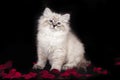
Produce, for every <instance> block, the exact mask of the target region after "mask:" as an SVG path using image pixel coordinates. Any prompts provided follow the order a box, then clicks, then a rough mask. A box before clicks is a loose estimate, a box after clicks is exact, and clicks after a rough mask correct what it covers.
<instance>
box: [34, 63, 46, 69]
mask: <svg viewBox="0 0 120 80" xmlns="http://www.w3.org/2000/svg"><path fill="white" fill-rule="evenodd" d="M43 68H44V66H43V65H39V64H34V66H33V69H43Z"/></svg>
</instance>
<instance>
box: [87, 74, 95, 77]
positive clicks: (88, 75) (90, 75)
mask: <svg viewBox="0 0 120 80" xmlns="http://www.w3.org/2000/svg"><path fill="white" fill-rule="evenodd" d="M85 76H86V77H92V76H93V75H92V74H85Z"/></svg>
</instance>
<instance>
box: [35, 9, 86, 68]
mask: <svg viewBox="0 0 120 80" xmlns="http://www.w3.org/2000/svg"><path fill="white" fill-rule="evenodd" d="M69 18H70V15H69V14H64V15H61V14H57V13H53V12H52V11H51V10H50V9H49V8H46V9H45V11H44V13H43V16H41V17H40V19H39V25H38V34H37V50H38V51H37V52H38V62H37V63H36V64H35V65H34V68H40V69H43V68H44V67H45V64H46V61H47V60H49V62H50V64H51V69H58V70H61V69H64V70H66V69H70V68H74V67H78V66H79V67H80V66H82V65H80V64H82V63H85V64H86V63H87V62H86V61H85V58H84V53H85V50H84V46H83V44H82V43H81V42H80V40H79V39H78V38H77V37H76V36H75V35H74V34H73V33H72V32H71V30H70V27H69ZM50 20H53V21H50ZM58 22H61V23H60V24H61V25H60V24H57V23H58ZM85 66H86V65H84V66H83V67H85Z"/></svg>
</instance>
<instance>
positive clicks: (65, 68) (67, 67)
mask: <svg viewBox="0 0 120 80" xmlns="http://www.w3.org/2000/svg"><path fill="white" fill-rule="evenodd" d="M72 68H74V65H73V64H65V65H63V67H62V70H67V69H72Z"/></svg>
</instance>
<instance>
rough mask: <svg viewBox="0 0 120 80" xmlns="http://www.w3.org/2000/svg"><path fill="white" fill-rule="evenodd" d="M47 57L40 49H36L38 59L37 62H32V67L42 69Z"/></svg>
mask: <svg viewBox="0 0 120 80" xmlns="http://www.w3.org/2000/svg"><path fill="white" fill-rule="evenodd" d="M46 61H47V57H46V55H45V54H44V53H43V52H42V50H41V49H38V60H37V63H36V64H34V66H33V69H43V68H44V67H45V65H46Z"/></svg>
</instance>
